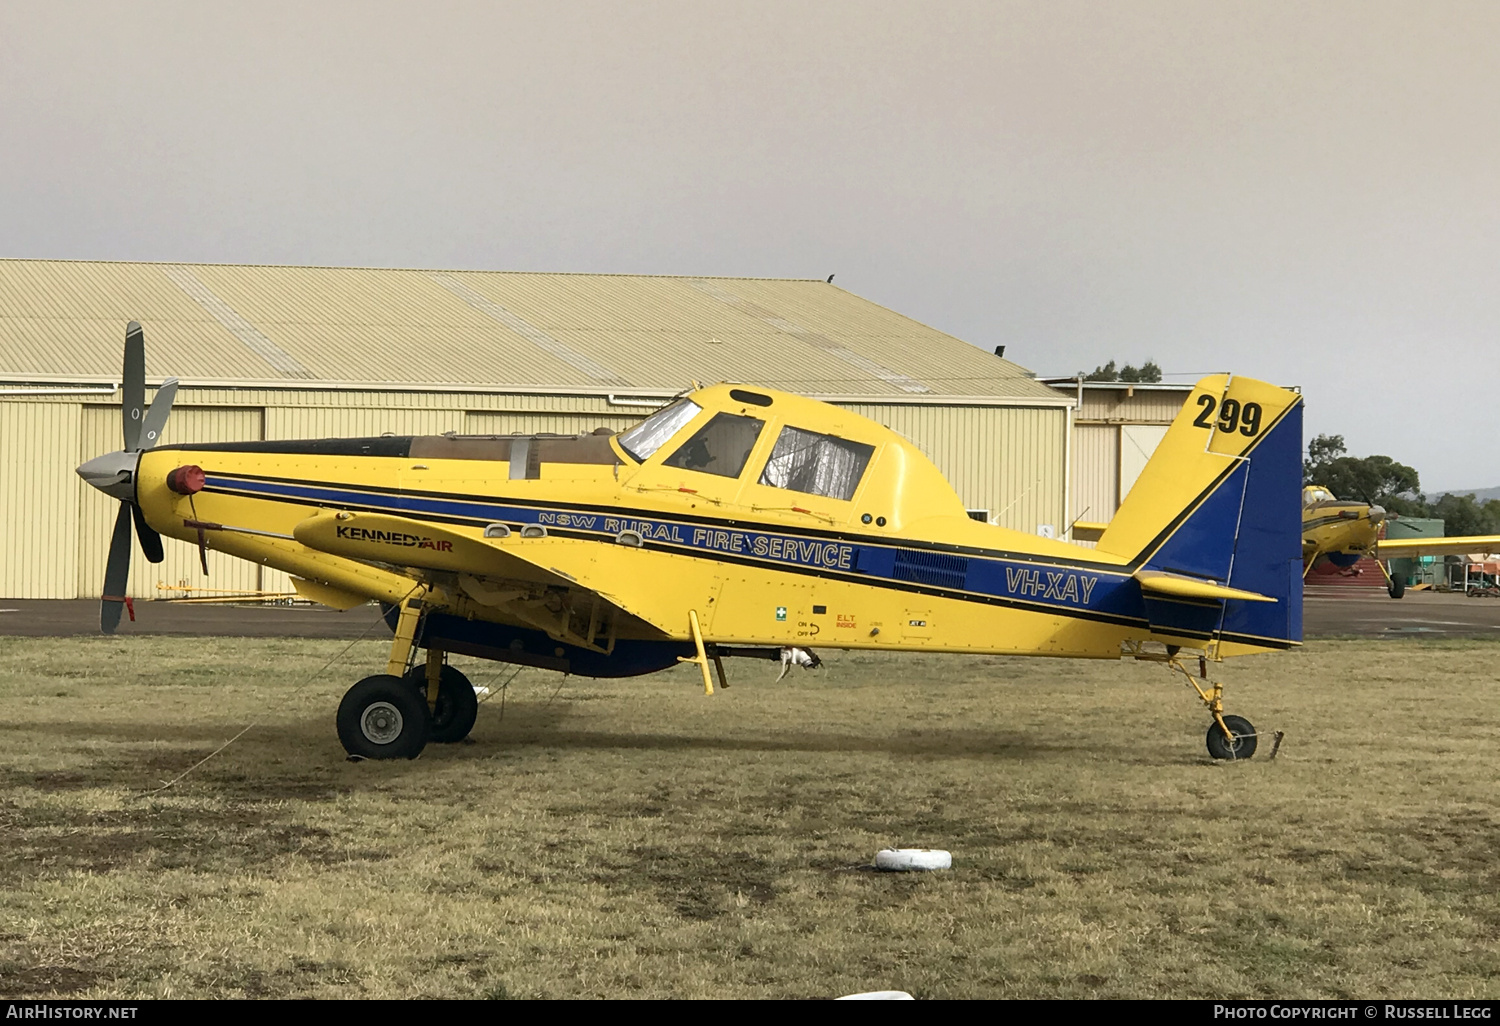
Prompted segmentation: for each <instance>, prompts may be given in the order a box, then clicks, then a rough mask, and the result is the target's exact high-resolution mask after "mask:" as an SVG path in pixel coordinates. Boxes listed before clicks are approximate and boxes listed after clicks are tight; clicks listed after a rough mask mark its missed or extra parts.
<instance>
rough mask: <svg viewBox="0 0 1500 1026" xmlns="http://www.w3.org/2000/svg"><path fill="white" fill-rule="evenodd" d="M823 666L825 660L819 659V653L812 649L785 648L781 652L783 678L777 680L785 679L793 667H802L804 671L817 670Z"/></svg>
mask: <svg viewBox="0 0 1500 1026" xmlns="http://www.w3.org/2000/svg"><path fill="white" fill-rule="evenodd" d="M822 665H823V660H821V659H819V658H818V656H817V653H815V652H813V650H812V649H810V648H784V649H782V650H781V676H779V677H777V678H776V679H777V680H778V681H779V680H781V678H782V677H785V676H786V671H788V670H790V669H791V668H792V667H793V666H800V667H802V668H803V669H804V670H816V669H817V668H818V667H820V666H822Z"/></svg>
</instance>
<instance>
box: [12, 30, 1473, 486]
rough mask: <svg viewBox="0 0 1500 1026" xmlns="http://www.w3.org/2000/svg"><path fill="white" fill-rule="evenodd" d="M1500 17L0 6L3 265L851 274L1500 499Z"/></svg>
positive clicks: (1072, 362)
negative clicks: (1285, 400) (1256, 389)
mask: <svg viewBox="0 0 1500 1026" xmlns="http://www.w3.org/2000/svg"><path fill="white" fill-rule="evenodd" d="M1497 44H1500V5H1497V4H1493V3H1488V2H1485V3H1472V4H1468V3H1446V4H1436V3H1433V4H1411V3H1402V4H1389V3H1379V2H1370V0H1361V2H1324V3H1305V2H1297V3H1277V2H1270V0H1265V2H1257V3H1248V4H1235V3H1227V2H1226V3H1206V2H1205V3H1144V2H1137V3H1102V2H1100V3H1068V2H1059V0H1049V2H1046V3H1003V2H994V0H991V2H985V3H977V4H964V3H934V2H926V3H875V2H859V3H843V2H824V3H816V4H809V3H777V2H770V0H753V2H748V3H729V2H721V3H714V2H694V3H635V4H630V3H575V4H570V3H552V4H537V3H525V4H502V3H451V2H450V3H441V2H432V0H427V2H423V3H420V4H419V3H375V2H360V3H340V2H331V0H322V2H319V3H316V4H306V3H271V2H266V0H257V2H254V3H246V4H228V3H216V4H202V3H183V4H161V3H139V4H92V3H67V2H54V3H45V4H34V5H28V4H23V3H18V2H11V3H7V4H5V5H3V7H0V129H3V133H0V256H6V257H48V258H69V259H109V260H174V261H222V262H229V263H290V264H350V265H367V266H404V267H444V268H479V269H499V270H546V271H614V272H630V273H670V274H723V275H764V276H777V277H783V276H785V277H826V276H827V275H828V274H830V273H835V272H836V273H837V275H838V277H837V284H839V285H841V286H843V287H845V288H847V289H850V290H851V291H853V292H855V293H858V294H859V295H862V296H865V297H867V298H869V299H872V300H874V301H876V302H878V303H881V304H883V305H886V306H889V307H892V308H894V309H896V310H899V311H901V312H903V313H906V314H909V315H911V316H913V317H916V318H917V319H919V320H922V321H925V322H927V323H929V324H932V325H934V326H936V327H938V328H941V329H943V330H945V331H948V332H951V333H953V334H955V335H957V336H959V337H960V338H964V339H967V340H969V341H970V342H973V343H974V344H976V345H981V346H984V347H986V348H990V347H993V346H995V345H1001V344H1003V345H1005V346H1007V356H1009V357H1011V358H1013V359H1015V360H1016V361H1017V362H1019V363H1020V364H1021V365H1022V366H1025V367H1028V368H1030V369H1032V370H1035V371H1038V372H1039V373H1043V374H1067V373H1072V372H1074V371H1077V370H1079V369H1091V368H1093V367H1094V366H1095V365H1096V364H1099V363H1102V362H1103V361H1105V360H1107V359H1110V358H1115V359H1119V360H1122V361H1132V362H1138V361H1140V360H1142V359H1144V358H1146V357H1152V358H1154V359H1155V360H1156V361H1157V362H1158V363H1159V364H1161V365H1162V367H1163V368H1164V370H1166V371H1167V372H1168V373H1169V374H1176V375H1180V377H1178V378H1176V380H1191V379H1192V378H1193V377H1195V376H1196V375H1198V374H1200V373H1206V372H1211V371H1218V370H1232V371H1234V372H1236V373H1240V374H1247V375H1251V376H1254V377H1262V378H1267V379H1270V380H1273V381H1277V382H1280V383H1284V384H1296V385H1300V386H1301V387H1302V388H1303V390H1304V392H1305V394H1306V396H1307V408H1308V417H1307V435H1308V437H1311V436H1312V435H1314V434H1317V433H1320V432H1332V433H1341V434H1343V435H1344V436H1345V438H1346V440H1347V441H1348V443H1349V446H1350V449H1351V450H1352V451H1353V452H1354V453H1356V454H1357V455H1366V454H1369V453H1385V454H1388V455H1390V456H1392V457H1394V458H1396V459H1398V460H1401V461H1402V462H1405V463H1409V464H1411V465H1413V466H1415V467H1416V468H1417V469H1418V470H1419V471H1420V472H1421V475H1422V481H1423V484H1424V486H1426V487H1427V488H1429V489H1432V488H1458V487H1464V488H1475V487H1485V486H1488V485H1494V484H1497V483H1500V431H1497V430H1496V426H1497V419H1500V418H1497V414H1496V405H1497V400H1496V398H1495V395H1494V390H1493V387H1492V383H1493V381H1494V378H1495V375H1494V370H1493V369H1494V364H1495V360H1496V357H1497V356H1500V288H1497V284H1500V282H1497V278H1500V238H1497V231H1500V61H1496V60H1495V57H1494V55H1495V54H1496V53H1497V52H1500V46H1497Z"/></svg>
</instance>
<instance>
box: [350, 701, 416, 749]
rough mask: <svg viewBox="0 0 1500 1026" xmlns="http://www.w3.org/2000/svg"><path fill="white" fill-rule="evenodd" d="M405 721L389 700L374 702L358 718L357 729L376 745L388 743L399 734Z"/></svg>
mask: <svg viewBox="0 0 1500 1026" xmlns="http://www.w3.org/2000/svg"><path fill="white" fill-rule="evenodd" d="M403 726H405V721H404V720H403V719H402V718H401V710H400V709H397V708H396V707H395V706H394V705H392V704H391V703H389V702H374V703H372V704H371V705H370V706H369V707H368V708H366V709H365V711H364V713H363V715H361V716H360V718H359V730H360V733H362V734H363V735H364V736H365V738H366V739H367V740H368V741H369V742H370V743H371V744H376V745H388V744H390V743H391V742H392V741H394V740H396V738H398V737H400V736H401V728H402V727H403Z"/></svg>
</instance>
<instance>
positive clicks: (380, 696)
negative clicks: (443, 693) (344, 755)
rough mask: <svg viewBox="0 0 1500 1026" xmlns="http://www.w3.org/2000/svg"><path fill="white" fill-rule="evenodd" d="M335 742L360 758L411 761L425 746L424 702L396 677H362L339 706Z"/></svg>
mask: <svg viewBox="0 0 1500 1026" xmlns="http://www.w3.org/2000/svg"><path fill="white" fill-rule="evenodd" d="M337 722H338V728H339V740H340V741H341V742H343V745H344V751H346V752H348V753H349V754H350V755H357V756H359V757H361V758H364V759H415V758H416V757H417V756H418V755H420V754H422V749H423V748H425V747H427V736H428V733H429V732H430V730H431V717H429V716H428V714H427V703H426V701H424V700H423V698H422V696H421V695H420V694H418V693H417V692H415V691H413V690H412V689H411V685H410V684H408V683H406V682H405V681H404V680H402V679H401V678H400V677H391V676H389V675H387V674H383V673H382V674H377V675H376V676H374V677H366V678H365V679H364V680H362V681H360V682H359V683H358V684H356V685H354V687H352V688H350V689H349V690H348V691H347V692H345V694H344V700H343V701H342V702H340V703H339V715H338V721H337Z"/></svg>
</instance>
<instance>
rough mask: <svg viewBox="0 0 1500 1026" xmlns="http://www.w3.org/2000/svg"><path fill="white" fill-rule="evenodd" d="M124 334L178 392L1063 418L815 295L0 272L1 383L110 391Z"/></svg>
mask: <svg viewBox="0 0 1500 1026" xmlns="http://www.w3.org/2000/svg"><path fill="white" fill-rule="evenodd" d="M130 320H138V321H140V322H141V323H142V325H144V326H145V329H146V352H147V357H146V361H147V362H146V372H147V375H148V377H150V378H153V379H157V378H163V377H168V376H176V377H180V378H182V379H183V380H184V382H187V383H199V384H258V385H270V386H275V385H293V384H296V385H300V386H304V387H305V386H306V385H308V384H310V383H314V382H318V383H337V384H341V385H350V386H362V387H379V386H381V385H400V386H406V387H410V386H414V385H415V386H421V385H432V386H435V387H452V386H455V385H466V386H481V387H512V386H513V387H516V388H518V389H528V390H535V389H560V390H565V391H571V392H599V393H603V392H611V391H613V392H622V391H630V390H639V391H658V392H662V391H665V392H675V391H678V390H680V389H682V388H685V387H687V386H688V384H689V383H690V381H691V380H698V381H701V382H705V383H707V382H712V381H720V380H729V381H743V382H757V383H762V384H765V385H768V386H771V387H775V388H782V389H785V390H787V391H795V392H802V393H805V394H809V395H818V396H830V397H859V398H871V399H880V398H885V397H889V398H892V399H901V400H908V401H916V402H923V401H929V402H930V401H934V400H941V399H945V398H946V399H969V400H971V401H972V400H974V399H983V398H995V399H1002V400H1012V401H1015V400H1022V401H1034V402H1037V403H1038V404H1042V405H1049V404H1054V403H1057V402H1059V401H1060V400H1059V396H1058V393H1057V392H1056V391H1055V390H1053V389H1051V388H1048V387H1047V386H1046V385H1044V384H1042V383H1041V382H1038V381H1035V380H1033V379H1032V378H1031V377H1030V376H1029V375H1028V374H1027V373H1026V371H1024V370H1023V369H1022V368H1020V367H1018V366H1017V365H1016V364H1014V363H1011V362H1010V361H1008V360H1003V359H1001V358H999V357H996V356H993V355H991V354H990V353H987V352H984V351H983V350H981V349H978V348H976V347H974V346H972V345H969V344H968V343H966V342H963V341H961V340H960V339H957V338H954V337H953V336H951V335H947V334H944V333H943V332H941V331H938V330H936V329H934V328H930V327H928V326H926V325H924V324H920V323H918V322H916V321H914V320H912V319H911V318H909V317H904V316H902V315H900V314H898V313H895V312H893V311H891V310H887V309H885V308H884V307H882V306H879V305H878V304H876V303H872V302H870V301H868V300H865V299H861V298H860V297H858V296H856V295H854V294H853V293H850V292H847V291H845V290H844V289H841V288H839V287H838V286H836V285H832V284H829V283H826V282H822V281H805V280H796V279H759V278H754V279H752V278H706V277H705V278H688V277H666V276H651V275H610V274H541V273H531V272H514V271H429V270H401V269H375V268H356V267H280V266H237V265H223V264H152V263H111V262H94V261H62V260H0V379H6V380H12V381H16V380H31V381H55V380H69V381H96V380H113V379H115V378H116V377H118V375H119V372H120V371H119V368H120V353H121V347H122V343H123V339H124V332H125V324H126V322H127V321H130Z"/></svg>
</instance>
